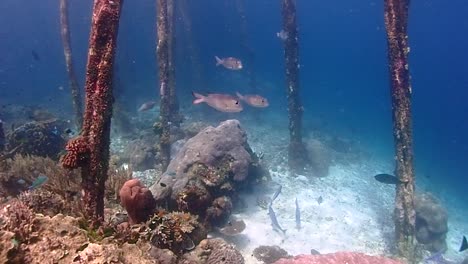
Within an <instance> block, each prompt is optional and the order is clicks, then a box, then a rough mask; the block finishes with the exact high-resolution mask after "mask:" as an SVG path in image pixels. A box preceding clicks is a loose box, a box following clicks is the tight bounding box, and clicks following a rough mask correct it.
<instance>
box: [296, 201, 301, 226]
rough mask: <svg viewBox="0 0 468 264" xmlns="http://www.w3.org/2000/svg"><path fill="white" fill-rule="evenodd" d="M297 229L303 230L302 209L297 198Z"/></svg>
mask: <svg viewBox="0 0 468 264" xmlns="http://www.w3.org/2000/svg"><path fill="white" fill-rule="evenodd" d="M296 228H297V229H298V230H299V229H301V209H300V208H299V203H298V202H297V198H296Z"/></svg>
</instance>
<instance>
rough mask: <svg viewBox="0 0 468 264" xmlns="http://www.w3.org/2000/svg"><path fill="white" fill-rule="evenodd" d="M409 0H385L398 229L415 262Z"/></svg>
mask: <svg viewBox="0 0 468 264" xmlns="http://www.w3.org/2000/svg"><path fill="white" fill-rule="evenodd" d="M408 5H409V0H385V24H386V28H387V43H388V60H389V70H390V81H391V94H392V108H393V136H394V140H395V149H396V175H397V177H398V178H399V179H400V180H401V181H402V182H405V184H399V185H397V187H396V188H397V190H396V192H397V194H396V201H395V215H394V221H395V233H396V241H397V250H398V253H399V254H400V256H402V257H405V258H407V259H408V260H409V262H410V263H413V262H414V244H415V223H416V213H415V210H414V203H413V200H414V167H413V142H412V130H411V129H412V128H411V84H410V75H409V69H408V68H409V67H408V53H409V46H408V35H407V22H408Z"/></svg>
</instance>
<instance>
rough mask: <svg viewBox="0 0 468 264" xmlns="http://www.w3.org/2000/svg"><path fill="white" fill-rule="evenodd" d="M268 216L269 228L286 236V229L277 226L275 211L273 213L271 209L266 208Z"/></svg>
mask: <svg viewBox="0 0 468 264" xmlns="http://www.w3.org/2000/svg"><path fill="white" fill-rule="evenodd" d="M268 215H269V216H270V219H271V226H273V229H276V230H279V231H281V232H283V234H286V229H283V228H281V226H280V225H279V223H278V219H276V214H275V211H273V208H271V206H268Z"/></svg>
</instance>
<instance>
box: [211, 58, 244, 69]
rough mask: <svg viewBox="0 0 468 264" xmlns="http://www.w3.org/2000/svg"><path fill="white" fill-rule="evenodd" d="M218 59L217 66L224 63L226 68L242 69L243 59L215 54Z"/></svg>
mask: <svg viewBox="0 0 468 264" xmlns="http://www.w3.org/2000/svg"><path fill="white" fill-rule="evenodd" d="M215 59H216V66H218V65H223V66H224V68H226V69H229V70H241V69H242V61H241V60H239V59H237V58H234V57H227V58H219V57H218V56H215Z"/></svg>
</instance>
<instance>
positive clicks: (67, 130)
mask: <svg viewBox="0 0 468 264" xmlns="http://www.w3.org/2000/svg"><path fill="white" fill-rule="evenodd" d="M64 132H65V134H72V133H73V130H71V129H70V128H67V129H65V131H64Z"/></svg>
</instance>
